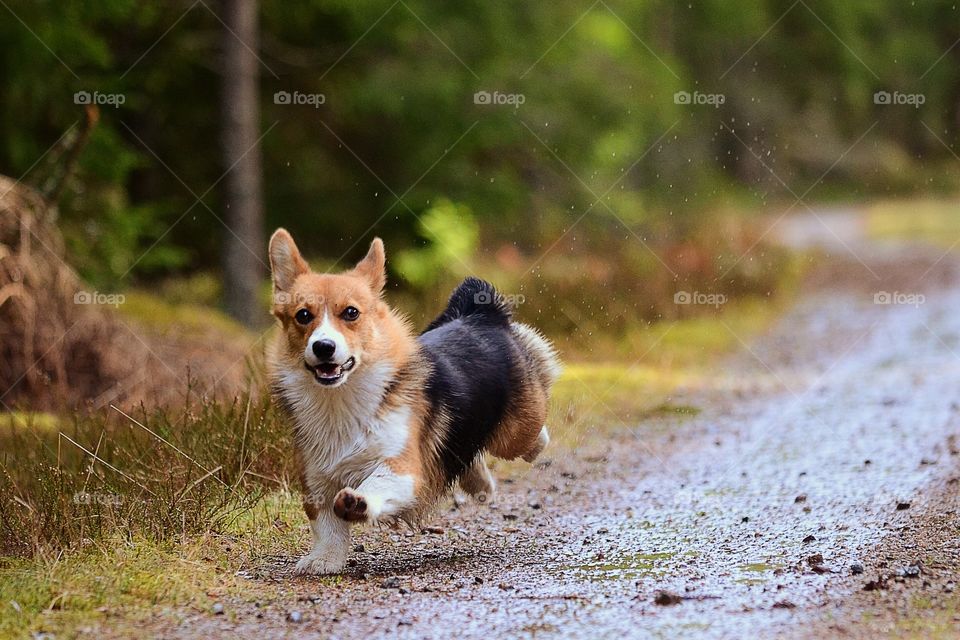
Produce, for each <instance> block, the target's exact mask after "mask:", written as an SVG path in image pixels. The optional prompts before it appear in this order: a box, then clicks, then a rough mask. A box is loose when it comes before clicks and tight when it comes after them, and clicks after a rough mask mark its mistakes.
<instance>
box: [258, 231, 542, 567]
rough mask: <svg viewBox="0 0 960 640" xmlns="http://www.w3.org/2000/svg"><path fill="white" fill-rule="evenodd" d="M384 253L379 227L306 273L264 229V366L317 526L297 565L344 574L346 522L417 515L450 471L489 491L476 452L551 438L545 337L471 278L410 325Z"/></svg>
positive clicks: (512, 452)
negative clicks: (268, 306) (365, 248)
mask: <svg viewBox="0 0 960 640" xmlns="http://www.w3.org/2000/svg"><path fill="white" fill-rule="evenodd" d="M384 264H385V255H384V248H383V242H381V241H380V239H379V238H376V239H374V240H373V243H372V244H371V245H370V250H369V252H368V253H367V255H366V257H365V258H364V259H363V260H361V261H360V262H359V263H358V264H357V265H356V266H355V267H354V268H353V269H352V270H350V271H347V272H345V273H341V274H336V275H332V274H320V273H314V272H312V271H311V270H310V267H309V266H308V265H307V262H306V261H305V260H304V259H303V258H302V257H301V255H300V252H299V251H298V249H297V246H296V244H295V243H294V241H293V238H292V237H291V236H290V234H289V233H287V231H285V230H284V229H278V230H277V231H276V232H275V233H274V234H273V237H272V238H271V239H270V266H271V270H272V272H273V289H274V305H273V314H274V315H275V316H276V317H277V319H278V320H279V324H280V329H281V330H280V331H279V333H278V334H277V336H276V338H275V340H273V341H272V343H271V344H270V346H269V347H268V349H267V366H268V373H269V379H270V384H271V390H272V393H273V396H274V398H275V401H276V402H277V403H278V404H279V405H280V406H281V407H282V408H283V409H284V411H285V412H286V413H287V415H288V416H289V417H290V419H291V421H292V423H293V431H294V444H295V449H296V454H297V457H298V461H299V464H300V469H301V480H302V483H303V489H304V510H305V511H306V513H307V518H308V519H309V520H310V528H311V530H312V532H313V549H312V550H311V551H310V553H309V554H307V555H306V556H304V557H303V558H302V559H301V560H300V562H299V563H298V564H297V572H298V573H302V574H324V573H336V572H339V571H341V570H342V569H343V568H344V566H345V565H346V562H347V555H348V553H349V551H350V526H351V524H352V523H373V522H388V523H395V522H397V521H399V520H403V521H407V522H410V523H417V522H418V521H419V520H420V519H422V517H423V516H424V515H425V514H426V513H427V512H428V511H429V510H430V508H431V507H432V506H434V505H435V504H436V502H437V500H438V498H440V497H441V496H442V495H444V494H445V493H446V492H447V490H449V489H450V487H451V486H452V485H453V484H454V483H455V482H459V483H460V486H461V488H463V490H464V491H466V492H468V493H470V494H472V495H474V496H477V497H481V498H482V497H484V496H486V495H489V494H492V492H493V491H494V488H495V483H494V479H493V477H492V475H491V474H490V471H489V469H487V466H486V464H485V463H484V459H483V454H484V453H485V452H488V453H490V454H491V455H494V456H496V457H498V458H503V459H506V460H513V459H515V458H523V459H524V460H526V461H533V460H534V459H535V458H536V457H537V455H539V454H540V452H541V451H543V449H544V447H545V446H546V445H547V443H548V442H549V440H550V437H549V434H548V432H547V427H546V426H545V424H544V422H545V420H546V416H547V399H548V394H549V390H550V386H551V385H552V384H553V382H554V381H555V380H556V378H557V375H558V374H559V371H560V362H559V360H558V358H557V354H556V352H555V351H554V349H553V347H552V346H551V345H550V343H549V342H548V341H547V340H546V339H545V338H544V337H543V336H541V335H540V333H538V332H537V331H536V330H535V329H532V328H531V327H529V326H526V325H524V324H521V323H519V322H513V321H512V320H511V316H510V309H509V307H508V306H507V305H506V304H505V302H504V301H503V299H502V297H501V296H500V295H499V294H498V293H497V291H496V290H495V289H494V288H493V286H492V285H490V284H488V283H487V282H484V281H482V280H478V279H476V278H467V279H466V280H464V281H463V283H462V284H461V285H460V286H459V287H457V289H456V290H455V291H454V292H453V295H452V296H451V297H450V300H449V302H448V303H447V307H446V309H445V310H444V311H443V313H441V314H440V316H439V317H438V318H437V319H436V320H434V321H433V322H431V323H430V325H429V326H428V327H427V329H426V331H424V332H423V333H422V334H420V335H419V336H416V335H415V334H414V333H413V331H412V330H411V328H410V325H409V323H408V322H407V321H406V320H405V319H404V318H402V317H401V316H400V315H399V314H398V313H397V312H396V311H394V310H393V309H391V308H390V307H389V306H388V305H387V303H386V302H384V301H383V299H382V294H383V288H384V285H385V284H386V271H385V269H384Z"/></svg>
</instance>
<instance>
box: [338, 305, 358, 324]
mask: <svg viewBox="0 0 960 640" xmlns="http://www.w3.org/2000/svg"><path fill="white" fill-rule="evenodd" d="M340 317H341V318H343V319H344V320H350V321H353V320H356V319H357V318H359V317H360V310H359V309H357V308H356V307H347V308H346V309H344V310H343V313H341V314H340Z"/></svg>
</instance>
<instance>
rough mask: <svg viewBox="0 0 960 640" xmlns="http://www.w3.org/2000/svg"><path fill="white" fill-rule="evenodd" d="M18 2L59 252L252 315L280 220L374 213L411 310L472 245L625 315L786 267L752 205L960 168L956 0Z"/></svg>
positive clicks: (24, 123) (598, 329)
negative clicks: (680, 293)
mask: <svg viewBox="0 0 960 640" xmlns="http://www.w3.org/2000/svg"><path fill="white" fill-rule="evenodd" d="M2 5H3V6H2V7H0V16H3V19H2V20H0V43H2V45H0V73H2V77H3V83H2V84H0V173H2V174H6V175H8V176H10V177H12V178H14V179H21V178H22V182H23V183H25V184H28V185H31V186H33V187H36V188H37V189H39V190H40V191H41V192H43V193H44V195H45V196H47V197H48V198H51V199H53V200H55V201H56V204H58V208H57V214H56V215H57V216H58V217H57V220H56V226H57V227H58V230H59V233H60V234H61V235H62V242H63V251H64V255H65V258H66V262H67V263H68V264H70V265H71V266H72V267H73V268H75V269H76V271H77V272H78V273H79V275H80V277H81V278H82V279H83V281H85V282H86V283H87V285H88V286H87V288H89V289H92V290H95V291H97V292H107V293H117V292H128V293H131V294H132V293H135V292H136V291H140V292H146V293H149V294H150V295H151V296H158V297H159V298H160V299H162V300H163V301H164V303H171V304H179V303H190V304H196V305H208V306H219V307H220V308H222V309H225V310H226V311H228V312H229V314H230V315H232V316H234V318H235V319H237V320H238V321H240V322H241V323H243V324H246V325H247V326H253V327H257V328H263V327H266V326H268V325H269V324H270V316H269V314H268V311H267V304H268V300H267V296H268V284H267V283H268V280H267V275H268V274H267V269H266V265H265V246H264V243H265V238H266V237H267V234H268V233H269V231H270V230H272V229H273V228H275V227H276V226H280V225H282V226H285V227H287V228H288V229H290V230H291V232H292V233H293V234H294V236H295V237H296V238H297V240H298V242H299V244H300V245H301V248H302V249H303V250H304V251H305V253H306V254H307V255H308V257H310V258H311V260H312V261H313V262H314V266H315V267H316V268H318V269H328V268H329V269H341V268H345V267H347V266H349V265H350V264H351V262H352V261H353V260H354V259H356V258H358V257H359V256H360V255H362V253H363V251H364V248H365V247H366V244H367V243H368V242H369V240H370V239H371V238H372V237H373V236H374V235H379V236H381V237H383V238H384V240H385V241H386V244H387V251H388V258H389V263H390V269H391V272H392V273H391V287H392V291H393V294H392V295H393V296H396V299H397V300H399V301H400V303H401V305H405V308H407V309H408V310H409V311H411V312H412V313H413V315H414V317H415V319H417V320H422V319H423V318H425V317H426V316H429V315H431V314H433V313H434V312H435V311H436V309H437V308H439V306H440V303H441V302H440V301H441V300H442V299H443V298H444V297H445V296H446V293H447V291H448V288H449V287H450V286H451V285H452V284H453V283H454V282H455V281H456V279H457V278H459V277H462V276H463V275H465V274H466V273H467V272H471V271H472V272H475V273H477V274H479V275H481V276H484V277H486V278H488V279H491V280H493V281H494V282H495V283H497V284H498V286H499V287H500V288H501V289H502V290H504V291H505V292H507V293H509V294H511V295H513V296H514V297H515V299H516V300H518V301H522V302H523V304H521V305H519V306H518V311H517V312H518V314H519V315H520V316H521V317H525V318H528V319H530V320H532V321H534V322H536V323H537V324H538V325H539V326H541V327H543V328H544V329H545V330H546V331H548V332H549V333H551V335H555V336H564V335H570V334H572V333H575V332H578V331H581V332H584V331H585V332H588V333H591V334H594V333H596V334H612V335H615V334H622V333H623V332H625V331H628V330H629V327H630V325H631V323H647V322H650V321H653V320H656V319H659V318H663V317H670V316H677V315H678V314H684V313H691V312H694V311H696V310H695V309H694V308H692V307H683V306H677V305H676V304H674V300H673V295H674V292H675V291H677V290H678V289H687V290H694V289H699V290H700V291H710V292H714V293H723V294H724V295H728V296H742V295H757V296H767V295H770V294H771V293H772V292H774V291H775V289H776V287H777V285H778V282H779V281H780V278H781V277H782V276H783V273H785V272H786V271H788V270H789V266H788V265H787V263H786V258H785V257H784V256H783V255H782V254H781V253H780V252H779V250H777V249H774V248H773V247H771V246H769V245H768V244H767V242H766V241H767V239H768V238H767V237H766V234H765V225H757V224H752V225H751V224H745V223H744V220H745V219H746V218H748V217H749V216H751V215H755V214H760V213H769V212H771V210H773V211H774V212H777V213H779V212H782V211H785V210H787V209H794V210H796V211H797V212H802V211H803V210H804V208H805V207H806V206H807V204H808V203H809V202H824V201H848V200H854V201H858V200H863V199H866V198H873V197H888V196H895V195H900V194H911V193H917V192H921V191H922V192H924V193H930V192H933V193H952V192H954V191H955V190H956V188H957V186H958V182H960V175H958V171H957V164H956V155H955V151H954V148H953V146H954V142H955V140H956V136H957V130H958V127H960V65H958V58H960V46H957V41H958V39H960V20H958V10H957V6H956V5H955V3H953V2H947V1H940V0H933V1H930V2H921V3H902V2H875V1H872V0H851V1H849V2H842V3H841V2H830V1H827V0H796V1H793V2H791V0H752V1H750V2H741V3H731V2H726V1H724V0H702V1H696V2H668V1H663V0H647V1H644V2H632V3H623V2H614V1H612V0H611V1H610V2H608V1H607V0H597V1H596V2H593V3H592V4H590V3H588V2H570V1H567V0H557V1H556V2H550V3H521V4H517V3H505V2H502V1H495V2H474V1H466V2H458V3H430V2H421V1H419V0H398V1H397V2H394V3H392V4H391V3H390V2H362V1H359V2H358V1H350V2H343V1H340V0H323V1H304V2H281V1H279V0H261V2H260V3H259V6H257V3H255V2H249V1H244V0H229V1H226V2H221V3H217V2H214V1H213V0H195V1H193V2H191V1H190V0H184V1H182V2H164V3H143V2H136V1H134V0H112V1H109V2H87V1H81V0H58V1H57V2H34V1H30V0H4V2H3V3H2ZM244 16H246V18H245V17H244ZM258 17H259V25H258V24H257V18H258ZM244 20H246V21H245V22H244ZM238 74H239V76H240V77H241V81H240V83H239V84H237V82H234V81H233V80H236V77H237V75H238ZM231 78H233V80H231ZM884 93H885V94H886V95H887V96H888V98H889V96H893V97H892V98H889V99H884V98H883V97H882V95H884ZM78 96H80V97H78ZM83 96H86V98H84V97H83ZM878 96H881V97H879V98H878ZM904 96H906V97H905V98H904ZM910 96H913V98H912V99H911V98H910ZM916 96H920V98H919V99H918V98H917V97H916ZM84 102H90V103H93V104H95V105H96V106H97V107H98V113H96V114H94V115H95V117H96V118H98V120H99V121H98V122H97V123H96V124H95V125H93V126H90V125H89V123H88V119H89V118H90V117H91V116H90V113H92V112H85V107H86V106H89V105H85V104H84ZM244 103H245V104H244ZM244 123H246V124H244ZM251 123H252V127H253V128H252V129H251V127H250V124H251ZM245 126H246V128H244V127H245ZM234 158H235V159H236V161H235V162H232V161H231V160H232V159H234ZM64 167H68V168H69V171H67V170H65V169H64ZM261 185H262V187H261ZM127 300H128V307H130V308H131V309H133V308H136V306H137V304H136V303H138V302H139V303H140V307H141V308H142V310H143V313H142V315H144V316H146V317H147V318H148V320H152V321H158V320H161V319H162V318H163V313H161V312H160V311H158V309H161V307H158V306H155V305H156V304H159V303H155V301H145V299H144V298H143V297H140V298H137V297H136V296H135V295H131V297H128V298H127ZM151 305H154V306H151ZM163 309H166V307H163ZM700 311H710V309H701V310H700ZM26 361H27V362H29V361H30V358H26ZM13 373H16V372H13ZM12 377H15V376H12Z"/></svg>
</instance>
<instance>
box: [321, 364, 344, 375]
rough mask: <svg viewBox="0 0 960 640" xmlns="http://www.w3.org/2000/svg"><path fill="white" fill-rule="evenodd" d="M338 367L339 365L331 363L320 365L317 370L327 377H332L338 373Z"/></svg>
mask: <svg viewBox="0 0 960 640" xmlns="http://www.w3.org/2000/svg"><path fill="white" fill-rule="evenodd" d="M338 366H339V365H336V364H333V363H332V362H330V363H324V364H321V365H318V366H317V368H318V369H319V370H320V373H322V374H324V375H327V376H331V375H333V374H335V373H336V372H337V367H338Z"/></svg>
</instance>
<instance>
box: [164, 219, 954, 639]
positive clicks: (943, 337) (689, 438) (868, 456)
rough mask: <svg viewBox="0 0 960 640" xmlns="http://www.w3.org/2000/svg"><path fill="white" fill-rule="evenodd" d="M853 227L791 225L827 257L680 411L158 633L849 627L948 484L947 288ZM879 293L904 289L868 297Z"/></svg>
mask: <svg viewBox="0 0 960 640" xmlns="http://www.w3.org/2000/svg"><path fill="white" fill-rule="evenodd" d="M851 216H852V214H849V213H846V212H837V213H836V214H830V215H826V214H824V220H825V221H826V222H827V224H828V225H829V226H830V228H829V229H827V228H826V227H825V226H824V225H823V224H821V222H820V221H817V220H813V219H804V220H802V221H799V222H796V223H794V222H792V221H790V222H789V224H788V225H787V227H788V228H790V229H791V232H790V235H791V237H793V238H802V239H803V243H804V245H805V246H807V247H809V246H817V247H821V248H822V250H823V251H825V252H827V254H829V255H823V256H821V257H819V258H817V259H816V260H817V262H818V263H822V265H823V266H821V267H818V268H816V269H814V274H813V276H812V278H811V284H810V286H809V287H808V289H807V290H805V291H804V292H803V294H802V296H801V298H800V300H799V301H798V302H797V304H796V306H795V307H794V308H793V309H792V310H791V311H790V312H789V313H788V314H787V316H786V317H785V318H783V320H782V321H781V322H779V323H778V325H777V326H776V327H775V329H774V330H773V331H771V332H770V333H769V334H767V335H765V336H763V337H762V338H760V339H759V340H756V341H754V342H752V343H750V344H744V345H743V350H742V352H741V353H739V354H738V355H736V356H735V357H732V358H731V359H730V360H729V361H727V362H726V363H724V366H723V367H722V368H718V369H717V371H716V373H715V380H716V385H715V386H714V387H713V388H711V389H709V390H703V389H697V390H688V391H685V392H683V393H681V394H680V395H679V396H678V397H676V398H674V399H673V402H675V403H678V404H690V405H694V406H697V407H699V408H700V409H702V413H700V414H699V415H698V416H697V417H695V418H693V419H689V420H683V421H677V422H676V424H664V423H661V424H658V425H653V427H654V428H651V425H649V424H646V423H645V424H642V425H631V424H627V425H624V426H623V428H621V429H619V430H617V431H616V432H615V433H614V434H613V435H612V436H610V437H609V438H606V437H605V438H597V439H595V441H594V442H593V444H590V445H586V446H584V447H582V448H580V449H578V450H576V451H573V452H562V451H549V450H548V452H547V456H546V458H544V459H543V460H541V462H540V463H539V464H538V465H537V466H536V467H534V468H532V469H530V470H529V471H528V472H526V473H523V474H522V475H516V476H513V477H506V478H502V480H503V482H502V484H501V496H500V497H499V498H498V500H497V501H496V503H495V504H493V505H475V504H472V503H464V504H459V505H458V504H453V505H452V506H447V507H446V508H444V509H443V510H442V511H441V512H440V513H439V514H438V515H437V517H436V518H434V520H433V521H432V524H435V525H436V527H438V528H437V529H436V530H435V531H434V532H432V533H431V532H427V533H424V534H419V533H418V534H413V533H403V532H392V531H384V532H380V531H373V532H369V533H365V534H364V535H362V536H361V537H360V538H359V540H358V543H360V544H362V545H363V548H362V550H360V548H359V547H358V550H357V552H356V553H355V554H354V558H355V565H354V566H353V567H351V569H350V571H349V572H348V573H347V574H346V575H345V576H344V578H343V580H342V581H341V582H340V583H339V584H337V585H334V586H330V585H328V584H323V583H319V582H317V581H313V580H310V579H301V578H293V577H292V576H291V571H292V566H293V562H294V560H295V559H293V558H275V559H271V560H268V561H266V562H264V563H263V564H262V565H261V566H257V567H252V568H251V579H253V580H258V581H262V582H267V583H270V584H276V585H277V594H278V595H277V598H276V600H274V601H271V602H266V603H259V605H260V606H255V605H253V604H251V603H228V604H227V606H228V608H229V609H230V615H229V616H226V617H225V616H219V617H212V616H210V615H209V614H207V613H202V614H187V615H185V616H184V617H183V619H182V623H181V624H179V625H178V626H175V627H173V628H170V627H166V628H165V629H163V630H162V635H164V636H166V637H196V636H197V633H198V632H199V633H201V634H204V635H208V634H215V635H224V634H227V635H229V634H231V633H235V634H238V635H245V636H246V635H254V634H256V635H260V636H262V637H284V636H290V637H331V636H333V637H370V636H389V637H394V636H396V637H410V638H413V637H416V638H423V637H426V638H450V637H457V638H472V637H483V638H490V637H534V636H536V637H551V638H554V637H555V638H575V637H612V636H626V637H664V638H667V637H670V638H672V637H678V636H684V637H688V636H693V637H710V638H712V637H731V638H732V637H744V636H748V637H774V636H784V635H786V636H796V637H812V636H816V635H821V634H823V633H830V630H831V629H832V630H834V631H837V629H839V628H840V627H837V626H831V625H832V624H834V623H835V622H836V621H837V620H847V621H848V622H849V621H851V620H852V621H854V622H855V621H856V617H857V615H858V614H857V611H856V610H854V608H853V607H854V605H850V606H849V607H848V606H847V605H846V603H847V602H853V600H852V599H851V598H853V596H854V595H855V594H860V593H861V592H862V590H863V587H864V584H865V583H867V582H869V581H870V580H871V579H875V578H876V577H877V576H878V575H879V574H878V572H880V571H886V572H887V573H890V574H899V575H901V576H903V580H907V581H908V580H909V579H910V578H912V577H914V576H913V571H914V567H913V565H912V564H911V563H909V561H908V559H909V554H907V555H902V554H901V555H898V554H889V553H886V552H885V551H883V552H881V551H880V550H881V549H884V545H885V544H887V543H888V541H889V540H890V539H891V538H892V537H895V536H897V535H901V534H902V532H903V530H904V527H907V526H909V525H910V523H911V522H912V521H913V520H915V519H918V518H920V517H921V515H922V514H924V513H925V512H926V511H925V508H926V505H927V503H928V501H929V500H932V499H933V498H934V495H935V494H936V495H941V494H942V492H943V490H944V489H943V488H944V487H948V486H951V487H952V486H954V485H946V484H945V480H946V479H947V478H948V477H949V476H950V474H951V472H953V471H954V470H955V461H957V457H956V456H957V453H958V451H957V449H956V446H955V445H954V443H953V441H952V439H951V436H952V435H954V434H957V433H958V432H960V355H958V354H960V314H958V313H957V310H958V309H960V275H958V273H957V270H956V268H955V266H956V265H955V263H954V262H953V261H952V259H950V258H949V257H948V258H945V259H943V260H940V261H939V262H937V259H938V258H939V257H940V256H941V254H942V251H937V250H929V249H922V248H917V247H912V248H911V247H904V246H886V247H885V246H880V245H876V244H872V243H868V242H866V241H865V240H864V239H863V238H862V237H860V235H859V227H858V224H857V222H856V219H855V218H852V217H851ZM792 224H796V225H806V226H803V227H789V225H792ZM851 251H852V253H851ZM852 254H856V256H854V255H852ZM931 265H935V266H933V268H932V269H931V268H930V267H931ZM884 291H886V292H888V293H890V294H891V295H892V294H893V293H895V292H896V293H897V294H902V295H901V297H899V298H897V297H895V296H892V297H893V299H892V302H893V304H877V303H876V302H875V294H877V293H880V292H884ZM904 295H906V296H909V295H913V296H914V297H913V298H906V297H902V296H904ZM919 296H922V298H921V297H919ZM883 300H884V299H883V298H881V299H880V301H881V302H882V301H883ZM948 490H949V489H948ZM954 490H955V489H954ZM920 534H921V535H922V531H921V532H920ZM913 546H915V545H913ZM907 548H908V549H909V548H912V546H911V545H910V544H908V545H907ZM878 554H883V559H882V561H881V560H880V559H878ZM861 571H862V573H861ZM292 612H296V613H295V614H294V618H295V619H297V620H298V621H296V622H291V621H290V619H289V618H290V615H291V613H292ZM258 616H259V617H258ZM298 616H299V617H298ZM848 632H849V631H848Z"/></svg>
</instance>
